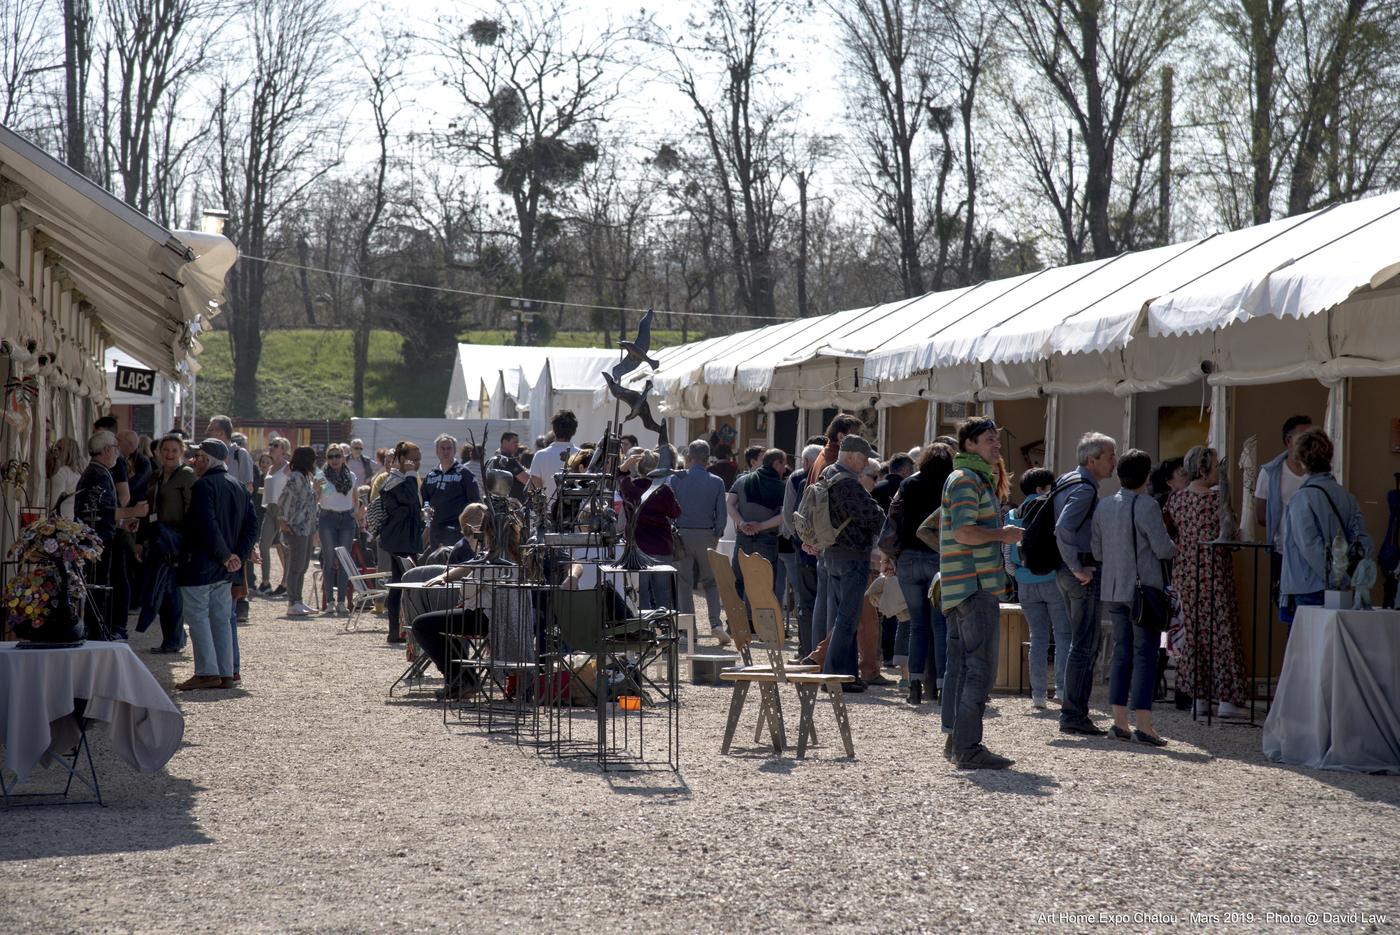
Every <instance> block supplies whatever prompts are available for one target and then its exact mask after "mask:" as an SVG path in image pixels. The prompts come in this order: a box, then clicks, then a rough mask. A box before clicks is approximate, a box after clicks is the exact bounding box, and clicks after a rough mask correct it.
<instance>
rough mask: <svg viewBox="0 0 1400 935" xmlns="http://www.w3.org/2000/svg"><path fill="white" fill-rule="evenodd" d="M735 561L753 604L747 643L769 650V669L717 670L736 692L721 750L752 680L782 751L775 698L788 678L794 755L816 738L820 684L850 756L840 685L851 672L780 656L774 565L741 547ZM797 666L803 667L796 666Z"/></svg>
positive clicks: (852, 751)
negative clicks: (831, 671)
mask: <svg viewBox="0 0 1400 935" xmlns="http://www.w3.org/2000/svg"><path fill="white" fill-rule="evenodd" d="M739 567H740V569H742V570H743V572H744V592H745V593H746V594H747V595H748V598H749V603H750V605H751V606H752V607H753V618H752V623H753V628H754V631H755V633H754V636H755V637H756V639H754V640H753V641H752V642H751V644H750V645H751V646H752V647H753V648H754V649H757V650H761V651H763V652H764V653H766V654H767V657H768V665H767V666H766V667H765V668H766V670H767V671H763V670H759V669H757V667H747V668H745V669H737V670H731V671H730V672H728V673H721V675H720V677H721V678H724V679H726V680H729V681H733V682H734V683H735V684H734V688H735V695H734V698H733V699H732V700H731V702H730V707H729V720H728V723H727V724H726V725H725V730H724V744H723V746H722V748H721V752H723V753H728V752H729V746H730V744H731V743H732V742H733V739H734V732H735V730H736V729H737V728H738V725H739V715H740V713H741V712H742V710H743V706H744V696H745V695H746V694H747V689H748V685H749V684H750V683H754V682H756V683H757V684H758V686H759V691H760V692H761V693H763V694H764V695H765V696H766V697H765V698H764V701H763V712H764V713H766V715H767V721H768V730H769V734H770V736H771V738H772V741H773V749H774V752H776V753H781V752H782V749H783V745H784V743H785V742H786V739H787V738H786V736H785V733H784V726H783V719H782V718H783V715H782V708H781V706H780V704H779V702H778V686H779V685H781V684H783V683H787V684H790V685H792V686H793V687H794V688H795V689H796V690H797V697H798V701H799V704H800V708H801V711H800V714H799V717H798V725H797V758H798V759H803V758H805V757H806V756H807V744H808V742H811V743H816V741H817V731H816V726H815V724H814V715H815V713H816V706H817V691H818V690H819V689H822V688H825V689H826V690H827V692H828V694H829V696H830V698H831V707H832V712H833V713H834V715H835V717H836V726H837V728H838V729H839V730H840V732H841V740H842V742H843V744H844V745H845V748H846V755H847V756H849V757H852V758H854V757H855V755H856V749H855V743H854V742H853V741H852V739H851V725H850V718H849V717H848V715H847V711H846V700H845V696H844V693H843V692H842V689H841V686H842V685H844V684H846V683H848V682H852V681H854V680H855V677H854V676H850V675H827V674H824V673H821V672H815V671H811V669H812V668H814V667H807V666H802V667H799V666H789V665H787V664H786V663H785V662H784V660H783V651H784V646H783V623H782V621H783V614H782V607H781V606H780V605H779V603H778V598H777V596H776V595H775V594H774V593H773V566H772V564H771V563H769V561H768V559H766V558H764V557H763V556H761V555H751V554H749V553H748V552H742V551H741V552H739ZM799 669H802V670H804V671H797V670H799ZM741 689H742V690H741ZM764 713H760V723H761V722H762V719H763V718H764Z"/></svg>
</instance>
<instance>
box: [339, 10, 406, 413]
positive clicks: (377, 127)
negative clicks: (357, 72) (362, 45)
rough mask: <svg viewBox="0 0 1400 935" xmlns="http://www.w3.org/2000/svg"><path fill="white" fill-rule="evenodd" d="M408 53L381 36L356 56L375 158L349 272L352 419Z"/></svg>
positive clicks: (361, 409) (360, 395)
mask: <svg viewBox="0 0 1400 935" xmlns="http://www.w3.org/2000/svg"><path fill="white" fill-rule="evenodd" d="M410 51H411V48H410V43H409V40H408V38H407V37H406V36H404V35H403V34H401V33H394V32H392V31H388V30H386V31H385V32H384V34H383V35H382V36H381V38H380V42H379V45H378V48H377V49H376V51H375V54H374V56H373V57H366V56H365V55H364V54H363V53H361V54H360V66H361V68H362V69H363V70H364V73H365V77H366V78H367V79H368V81H369V88H368V90H369V103H370V110H371V112H372V113H373V114H374V136H375V143H376V144H377V149H378V152H377V153H376V157H375V162H374V167H373V169H372V170H371V179H370V184H369V186H368V204H367V205H366V210H365V213H364V216H363V217H362V218H361V219H360V224H359V225H358V227H357V229H356V231H355V233H356V243H355V266H356V272H358V273H359V276H360V280H359V283H360V307H359V309H358V314H357V315H356V318H355V338H354V358H355V361H354V369H355V387H354V395H353V399H352V406H353V408H354V412H355V415H357V416H363V415H364V414H365V371H366V369H367V368H368V366H369V333H370V329H371V328H372V327H373V324H374V302H375V289H374V286H375V283H374V279H373V276H374V265H375V264H374V255H373V253H372V250H371V247H372V245H373V242H374V236H375V234H376V233H377V232H378V230H379V222H380V220H381V219H382V218H383V217H384V208H385V205H386V204H387V203H388V192H387V188H386V181H387V178H388V174H389V124H390V123H391V122H392V121H393V119H394V118H395V117H396V116H398V114H399V112H400V111H401V110H402V109H403V105H402V103H401V102H400V100H399V97H398V86H399V82H400V81H401V80H402V78H403V63H404V61H405V60H406V59H407V57H408V55H409V53H410Z"/></svg>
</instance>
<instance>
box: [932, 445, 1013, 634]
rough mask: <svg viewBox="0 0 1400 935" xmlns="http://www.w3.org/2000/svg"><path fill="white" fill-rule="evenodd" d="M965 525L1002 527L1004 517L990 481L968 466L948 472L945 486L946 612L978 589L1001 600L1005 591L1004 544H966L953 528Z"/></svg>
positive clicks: (941, 541)
mask: <svg viewBox="0 0 1400 935" xmlns="http://www.w3.org/2000/svg"><path fill="white" fill-rule="evenodd" d="M963 526H981V527H983V528H984V529H1000V528H1001V519H1000V513H999V510H998V509H997V499H996V496H995V494H994V493H993V491H992V486H991V483H990V482H989V481H988V480H987V479H986V478H985V477H984V476H982V475H980V474H978V473H977V472H976V471H973V470H971V469H969V468H965V467H964V468H959V469H957V470H955V471H954V472H953V473H952V474H950V475H948V482H947V483H946V484H944V485H943V522H942V525H941V526H940V527H939V531H938V532H939V536H938V540H939V546H940V553H941V566H940V568H941V571H940V577H941V580H942V600H941V605H942V607H943V612H944V613H945V614H946V613H948V612H949V611H951V610H952V609H953V608H954V607H957V606H958V605H959V604H961V603H962V602H963V601H965V600H967V599H968V598H969V597H971V596H972V595H973V594H976V593H977V592H978V591H990V592H991V593H992V594H994V595H996V597H997V598H998V599H1000V598H1002V597H1004V596H1005V594H1006V570H1005V569H1004V568H1003V567H1002V556H1001V544H1000V543H999V542H997V541H995V540H993V541H991V542H986V543H984V544H982V545H963V544H962V543H961V542H959V541H958V540H957V539H955V538H953V530H955V529H961V528H962V527H963Z"/></svg>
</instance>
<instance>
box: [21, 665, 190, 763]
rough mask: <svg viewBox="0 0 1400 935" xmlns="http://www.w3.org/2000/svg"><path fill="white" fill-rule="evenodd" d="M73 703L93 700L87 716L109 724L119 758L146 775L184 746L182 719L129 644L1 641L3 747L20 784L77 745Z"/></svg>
mask: <svg viewBox="0 0 1400 935" xmlns="http://www.w3.org/2000/svg"><path fill="white" fill-rule="evenodd" d="M74 698H85V699H87V710H86V711H84V713H83V716H84V717H87V718H91V719H94V720H98V721H104V722H106V723H107V724H109V725H111V728H112V745H113V746H114V747H115V748H116V751H117V755H118V756H120V757H121V758H122V759H123V760H125V761H126V762H128V763H130V764H131V765H132V766H134V767H136V768H137V769H139V770H141V771H143V772H147V773H154V772H156V771H157V770H159V769H160V768H161V767H162V766H164V765H165V764H166V762H167V761H169V759H170V758H171V757H172V756H173V755H174V754H175V751H176V750H177V749H179V747H180V739H181V738H182V737H183V736H184V733H185V719H184V716H183V715H181V714H180V709H179V708H177V707H175V703H174V702H172V701H171V700H170V696H169V695H167V694H166V693H165V690H164V689H162V688H161V687H160V683H159V682H157V681H156V680H155V676H153V675H151V672H150V670H149V669H147V668H146V667H145V665H143V664H142V662H141V660H140V659H137V658H136V654H135V653H133V652H132V651H131V647H130V646H128V645H126V644H125V643H99V642H89V643H86V644H84V645H82V646H79V647H76V648H73V649H16V648H15V644H14V643H0V744H4V746H5V766H6V767H8V768H9V769H10V770H12V771H13V772H14V773H16V774H17V775H18V776H19V778H20V780H21V781H22V780H23V779H24V778H25V777H26V776H28V775H29V773H30V771H32V770H33V769H34V767H35V766H37V765H39V763H40V761H42V760H43V759H44V755H45V754H46V753H57V752H61V751H64V750H67V749H70V748H72V747H73V745H74V744H76V743H77V741H78V725H77V723H76V722H75V721H74V719H73V717H72V714H73V699H74Z"/></svg>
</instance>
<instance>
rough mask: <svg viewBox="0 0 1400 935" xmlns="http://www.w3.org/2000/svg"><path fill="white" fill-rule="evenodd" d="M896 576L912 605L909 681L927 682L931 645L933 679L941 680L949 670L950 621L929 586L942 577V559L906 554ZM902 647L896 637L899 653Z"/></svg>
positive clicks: (905, 598)
mask: <svg viewBox="0 0 1400 935" xmlns="http://www.w3.org/2000/svg"><path fill="white" fill-rule="evenodd" d="M895 574H896V575H897V577H898V578H899V590H900V592H901V593H902V594H903V595H904V603H906V604H908V605H909V680H910V681H911V682H919V681H923V679H924V675H925V673H926V672H927V671H928V663H929V656H930V654H929V649H930V646H929V643H930V642H932V644H933V646H932V649H933V653H932V658H933V676H934V678H935V679H941V678H943V677H944V674H945V673H946V672H947V669H948V619H947V618H946V617H944V616H943V611H942V610H941V609H940V608H938V607H935V606H933V602H932V601H930V600H929V599H928V588H929V585H930V584H932V583H933V578H934V576H935V575H937V574H938V556H937V555H935V554H934V553H932V552H903V553H901V554H900V556H899V563H898V564H897V565H896V567H895ZM898 646H899V637H898V636H896V637H895V652H896V653H898V652H899V648H898ZM934 684H935V685H937V684H938V683H937V682H934Z"/></svg>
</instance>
